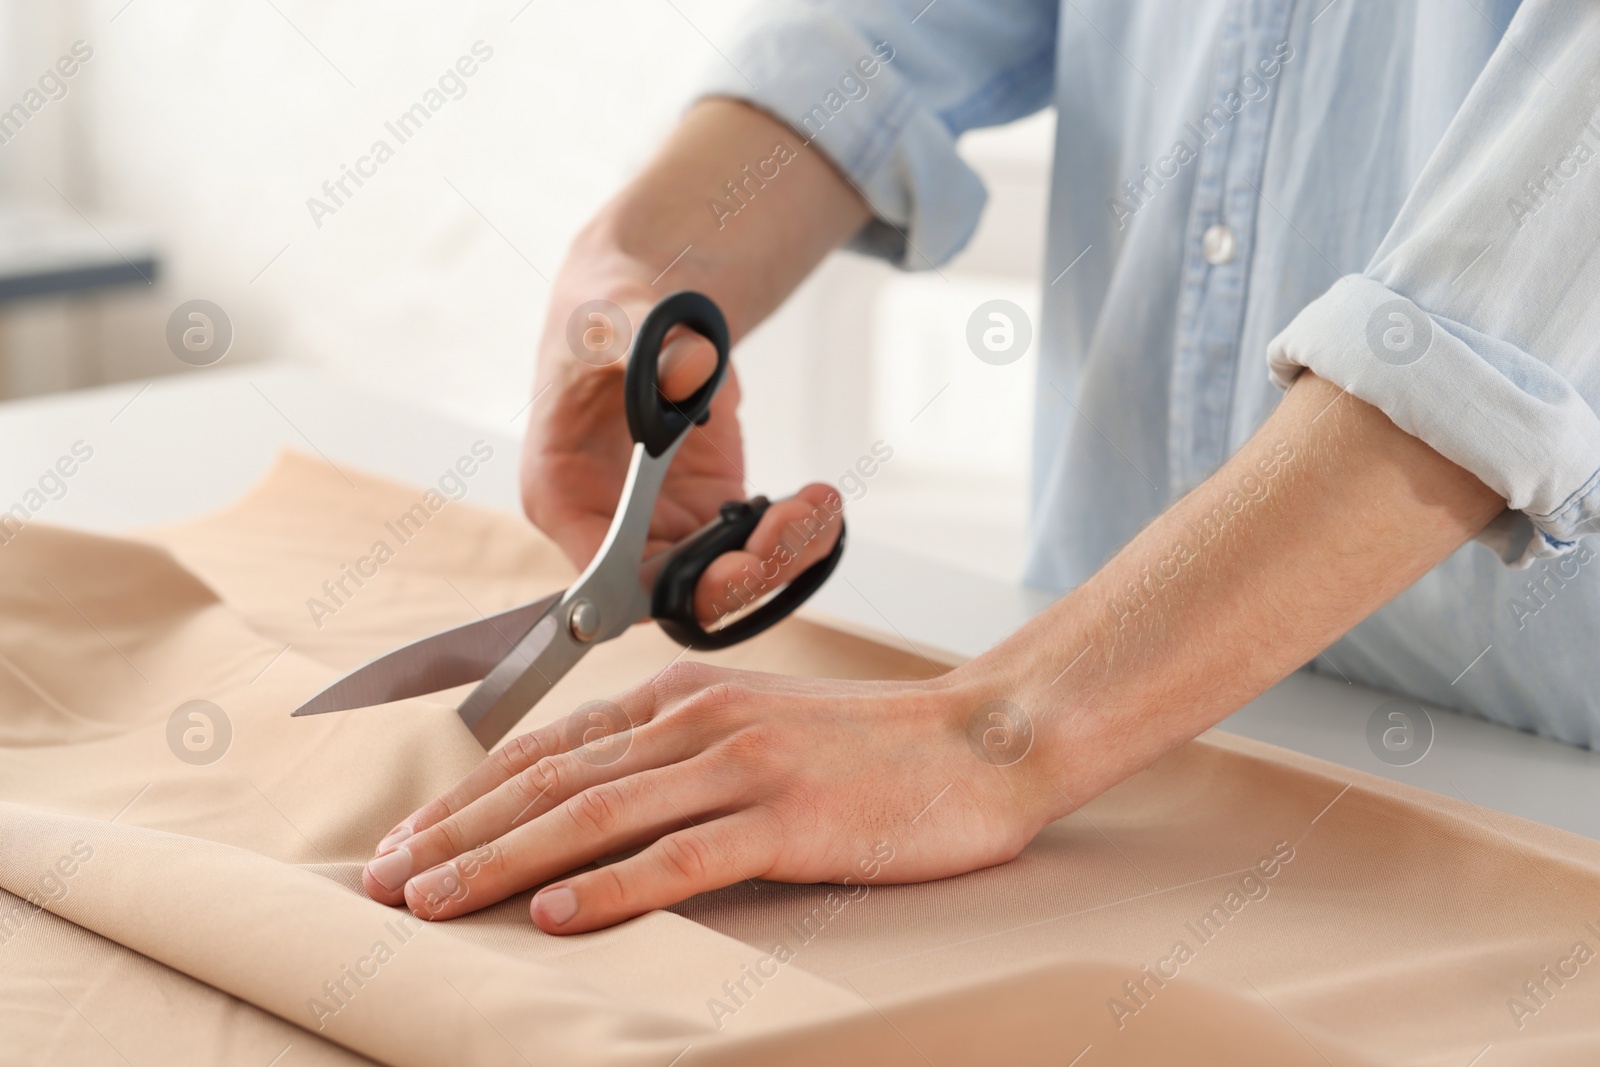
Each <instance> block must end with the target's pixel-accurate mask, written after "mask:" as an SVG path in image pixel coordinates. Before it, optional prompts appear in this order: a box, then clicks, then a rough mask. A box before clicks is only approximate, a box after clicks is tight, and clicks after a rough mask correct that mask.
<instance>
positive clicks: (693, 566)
mask: <svg viewBox="0 0 1600 1067" xmlns="http://www.w3.org/2000/svg"><path fill="white" fill-rule="evenodd" d="M767 507H768V501H767V498H766V497H764V496H758V497H755V498H753V499H751V500H734V501H729V502H728V503H726V504H724V505H722V509H721V511H720V513H719V514H718V516H717V518H715V519H713V520H712V521H711V522H710V523H708V524H707V525H706V526H705V527H704V528H702V529H701V530H700V531H699V532H697V533H696V534H695V535H694V536H693V537H691V538H689V540H687V541H686V542H684V543H683V544H682V545H681V546H679V547H678V548H677V549H676V550H674V551H673V554H672V558H671V559H669V560H668V561H667V563H666V565H665V566H664V567H662V569H661V573H660V575H658V576H657V578H656V583H655V589H654V590H653V592H652V596H651V599H650V614H651V616H652V617H654V619H655V620H656V623H657V625H659V626H660V627H661V629H663V630H665V631H666V633H667V636H668V637H671V638H672V639H673V640H674V641H676V642H678V644H680V645H685V646H687V647H689V648H692V649H695V650H696V651H702V652H704V651H710V650H712V649H718V648H727V647H729V646H730V645H736V644H738V643H739V642H740V641H743V640H745V639H746V638H750V637H754V636H755V635H756V634H758V633H760V632H761V631H763V630H765V629H766V628H767V627H769V626H771V625H772V624H773V623H775V622H778V621H779V620H780V619H783V618H785V617H786V616H788V615H789V614H790V613H791V612H793V611H794V609H795V608H798V607H799V606H800V605H801V604H803V603H805V601H806V599H807V598H808V597H810V596H811V594H812V593H815V592H816V591H817V590H818V589H819V588H821V586H822V583H823V582H825V581H827V580H828V575H830V574H832V573H833V569H834V567H836V566H838V564H839V557H840V556H842V555H843V554H844V533H845V530H844V516H843V515H840V516H839V517H838V522H839V539H838V540H837V541H835V542H834V545H833V549H832V550H831V551H829V553H828V554H827V555H826V556H824V557H822V558H821V559H819V560H817V562H815V563H813V564H812V565H811V566H809V567H807V568H806V569H805V570H804V571H802V572H801V573H800V574H798V575H796V576H795V578H794V580H793V581H791V582H789V583H788V584H787V585H785V586H784V587H783V588H782V589H780V590H779V591H778V592H777V593H776V594H775V595H773V596H772V597H770V598H769V599H767V600H766V601H765V602H763V603H761V604H759V605H758V606H757V607H755V608H754V609H753V610H750V611H747V612H745V613H744V614H743V615H740V616H738V617H736V618H734V619H733V620H732V621H730V622H728V623H726V624H725V625H723V626H721V627H719V628H718V629H715V630H707V629H706V628H705V627H703V626H701V625H700V620H699V619H698V618H697V617H696V616H695V612H694V590H695V586H696V585H698V584H699V582H700V576H701V575H702V574H704V573H705V571H706V568H707V567H709V566H711V562H712V561H713V560H715V559H716V558H717V557H718V556H720V555H722V554H723V553H724V552H731V551H733V550H735V549H740V548H743V547H744V546H745V542H747V541H749V540H750V535H751V534H752V533H754V532H755V528H756V524H757V523H759V522H760V521H761V516H762V515H764V514H766V510H767ZM762 577H764V576H762ZM755 584H756V586H757V588H754V589H751V588H749V583H746V589H745V592H746V595H760V594H762V593H764V592H765V590H764V589H763V588H760V587H761V586H764V585H765V583H764V582H761V581H758V582H756V583H755Z"/></svg>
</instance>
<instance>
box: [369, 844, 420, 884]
mask: <svg viewBox="0 0 1600 1067" xmlns="http://www.w3.org/2000/svg"><path fill="white" fill-rule="evenodd" d="M367 873H368V874H370V875H372V877H373V879H374V880H375V881H377V883H378V884H379V885H381V886H383V888H385V889H387V890H389V891H390V892H391V893H392V892H394V891H395V890H396V889H399V888H400V887H401V886H403V885H405V884H406V879H407V878H409V877H411V853H410V851H409V850H407V849H403V848H397V849H395V850H394V851H393V852H390V853H389V854H388V855H385V856H379V857H378V858H377V859H375V860H373V861H372V862H370V863H368V864H367Z"/></svg>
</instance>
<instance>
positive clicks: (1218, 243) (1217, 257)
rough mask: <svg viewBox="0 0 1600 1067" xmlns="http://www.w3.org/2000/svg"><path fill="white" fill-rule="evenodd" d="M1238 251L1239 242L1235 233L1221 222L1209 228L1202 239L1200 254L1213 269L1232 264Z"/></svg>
mask: <svg viewBox="0 0 1600 1067" xmlns="http://www.w3.org/2000/svg"><path fill="white" fill-rule="evenodd" d="M1238 250H1239V242H1238V240H1237V239H1236V238H1235V237H1234V236H1233V231H1232V230H1230V229H1229V228H1228V227H1226V226H1224V225H1222V224H1221V223H1220V222H1219V223H1217V224H1216V225H1215V226H1212V227H1210V228H1208V229H1207V230H1206V232H1205V234H1204V236H1202V237H1201V238H1200V253H1201V255H1203V256H1205V257H1206V262H1207V263H1209V264H1211V265H1212V266H1213V267H1220V266H1223V265H1224V264H1227V263H1232V262H1233V255H1234V253H1235V252H1237V251H1238Z"/></svg>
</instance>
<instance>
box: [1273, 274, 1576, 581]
mask: <svg viewBox="0 0 1600 1067" xmlns="http://www.w3.org/2000/svg"><path fill="white" fill-rule="evenodd" d="M1267 364H1268V367H1269V368H1270V373H1271V377H1272V380H1273V382H1274V383H1276V384H1277V385H1278V386H1279V387H1280V388H1288V386H1289V384H1290V383H1291V382H1293V381H1294V379H1295V378H1296V377H1297V376H1298V375H1299V373H1300V371H1301V370H1302V369H1310V370H1312V371H1314V372H1315V373H1316V374H1317V375H1318V376H1319V377H1322V378H1326V379H1327V380H1328V381H1330V382H1333V383H1334V384H1336V385H1338V386H1340V387H1342V388H1344V389H1345V390H1347V391H1349V392H1350V393H1352V394H1354V395H1355V396H1357V397H1360V398H1361V399H1362V400H1365V401H1366V402H1367V403H1369V404H1371V405H1373V406H1374V407H1376V408H1378V409H1379V410H1380V411H1382V412H1383V413H1384V414H1385V415H1387V416H1389V418H1390V419H1391V420H1392V421H1393V422H1394V424H1395V425H1396V426H1398V427H1400V428H1401V429H1402V430H1404V431H1406V432H1407V433H1409V434H1411V435H1412V436H1414V437H1417V438H1420V439H1421V440H1422V441H1424V442H1426V443H1427V444H1428V445H1430V446H1431V447H1432V448H1433V449H1434V450H1435V451H1436V452H1438V453H1439V454H1440V455H1442V456H1444V457H1445V458H1447V459H1449V460H1451V461H1453V462H1454V463H1456V464H1457V465H1459V466H1461V467H1463V468H1465V469H1466V470H1469V471H1471V472H1472V473H1473V474H1475V475H1477V476H1478V478H1479V479H1480V480H1482V481H1483V483H1484V484H1485V485H1487V486H1488V487H1489V488H1491V489H1493V490H1494V491H1495V492H1497V493H1499V494H1500V495H1501V496H1503V497H1504V498H1505V501H1506V508H1507V511H1506V512H1505V513H1504V514H1502V515H1500V516H1499V517H1498V518H1497V519H1496V520H1495V521H1494V522H1492V523H1490V524H1489V526H1488V527H1487V528H1485V529H1484V531H1483V532H1482V533H1480V534H1479V535H1478V537H1477V540H1479V541H1481V542H1483V543H1484V544H1486V545H1488V546H1489V547H1490V548H1492V549H1493V550H1494V551H1495V552H1496V553H1497V554H1498V555H1499V556H1500V558H1501V559H1502V560H1503V561H1504V562H1506V563H1507V564H1510V565H1512V566H1517V567H1526V566H1528V565H1530V564H1531V563H1532V562H1533V561H1534V560H1535V559H1539V558H1542V557H1551V556H1559V555H1563V554H1565V553H1566V552H1568V551H1570V550H1571V549H1572V548H1573V546H1574V545H1575V544H1576V543H1577V540H1578V538H1579V537H1581V536H1583V535H1584V534H1585V533H1589V532H1592V531H1593V530H1594V525H1595V519H1596V517H1597V516H1600V489H1597V486H1600V469H1597V467H1600V418H1596V416H1595V413H1594V411H1593V410H1592V409H1591V408H1590V407H1589V405H1588V404H1587V403H1586V402H1585V401H1584V399H1583V398H1582V397H1581V396H1580V395H1579V394H1578V392H1577V391H1576V390H1575V389H1574V388H1573V387H1572V385H1571V384H1570V383H1569V382H1568V381H1567V380H1566V379H1565V378H1564V377H1562V376H1561V375H1560V374H1558V373H1557V372H1556V371H1555V370H1554V369H1553V368H1551V367H1550V366H1549V365H1547V364H1545V363H1544V362H1542V361H1540V360H1539V359H1537V358H1535V357H1534V356H1533V355H1531V354H1529V353H1528V352H1526V351H1524V350H1522V349H1520V348H1517V347H1516V346H1515V345H1512V344H1509V343H1507V342H1506V341H1504V340H1501V339H1499V338H1496V337H1491V336H1489V335H1487V334H1483V333H1480V332H1478V331H1476V330H1473V329H1471V328H1470V327H1467V326H1464V325H1462V324H1461V323H1459V322H1454V321H1451V320H1449V319H1446V318H1442V317H1439V316H1434V315H1430V314H1429V313H1428V312H1426V311H1424V310H1423V309H1422V308H1419V307H1418V306H1417V305H1416V304H1414V303H1412V302H1411V301H1410V300H1408V299H1406V298H1405V297H1403V296H1400V295H1399V294H1398V293H1396V292H1395V291H1394V290H1392V289H1389V288H1388V287H1386V286H1384V285H1381V284H1379V283H1378V282H1375V281H1372V280H1371V279H1369V278H1364V277H1361V276H1359V275H1350V276H1348V277H1345V278H1341V279H1340V280H1339V281H1338V282H1336V283H1335V284H1334V286H1333V288H1331V289H1329V290H1328V292H1327V293H1326V294H1324V295H1323V296H1322V297H1320V298H1319V299H1317V300H1316V301H1314V302H1313V303H1311V304H1310V305H1308V306H1307V307H1306V308H1305V310H1303V311H1301V312H1300V314H1299V315H1297V316H1296V317H1295V319H1294V321H1293V322H1291V323H1290V324H1289V326H1288V328H1286V329H1285V330H1284V331H1283V332H1282V333H1280V334H1279V335H1278V336H1277V337H1275V338H1273V340H1272V342H1271V344H1269V345H1268V346H1267Z"/></svg>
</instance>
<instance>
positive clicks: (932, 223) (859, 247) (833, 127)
mask: <svg viewBox="0 0 1600 1067" xmlns="http://www.w3.org/2000/svg"><path fill="white" fill-rule="evenodd" d="M895 56H896V46H895V42H893V41H889V40H882V39H879V40H869V39H868V38H867V37H866V36H865V35H863V34H862V32H861V31H860V30H858V29H857V28H856V27H855V26H853V25H851V24H849V23H848V22H846V21H844V20H843V19H840V18H838V17H836V16H834V15H832V14H830V13H828V12H824V11H819V10H817V9H815V8H813V7H810V6H808V5H806V4H804V3H801V2H800V0H776V2H773V3H767V4H763V5H762V6H761V7H760V8H759V9H757V11H756V12H755V13H754V15H753V16H752V17H751V18H750V19H749V20H748V21H747V22H746V24H745V27H744V29H743V31H742V34H741V36H740V37H739V39H738V42H737V43H736V44H735V45H734V46H733V47H732V48H731V49H729V50H727V51H726V53H725V61H722V60H719V61H717V62H716V63H715V64H714V66H713V67H712V68H711V70H710V71H709V72H708V73H707V75H706V76H705V77H704V78H703V79H702V80H701V82H700V84H699V86H698V88H697V91H696V92H695V94H694V98H695V99H701V98H704V97H708V96H726V97H733V98H735V99H739V100H744V101H746V102H748V103H750V104H753V105H755V106H756V107H759V108H761V109H762V110H764V111H766V112H768V113H770V114H772V115H773V116H775V117H776V118H778V119H780V120H781V121H783V122H786V123H788V125H789V126H790V127H791V128H793V130H794V131H795V134H796V136H797V137H798V138H799V139H800V142H801V144H810V145H814V146H815V147H817V148H818V149H820V150H821V151H822V152H823V153H824V154H825V155H826V156H827V157H828V158H829V159H830V160H831V161H832V162H833V164H834V166H836V167H837V168H838V169H839V170H840V171H841V172H843V174H844V175H845V177H846V178H847V179H848V180H849V181H850V182H851V184H853V185H854V186H855V187H856V191H857V192H859V193H860V194H861V196H862V198H863V199H864V200H866V202H867V204H868V205H869V206H870V207H871V209H872V212H873V215H874V216H875V217H874V218H873V219H872V220H871V221H870V222H868V223H867V225H866V226H865V227H864V228H863V229H862V230H861V232H860V233H858V234H857V235H856V236H855V238H854V239H853V240H852V241H851V247H852V248H854V249H855V250H856V251H860V252H865V253H867V254H869V255H876V256H881V257H882V258H884V259H887V260H889V261H890V262H892V263H895V264H896V265H898V266H900V267H903V268H905V269H908V270H927V269H931V268H933V267H936V266H938V265H939V264H941V263H944V262H946V261H947V260H949V259H950V257H951V256H953V255H955V253H956V252H958V251H960V250H961V248H962V247H963V246H964V245H965V244H966V243H967V241H968V240H969V239H970V238H971V237H972V233H973V231H974V230H975V229H977V225H978V217H979V215H980V214H981V213H982V211H983V205H984V201H985V199H986V194H985V192H984V188H983V183H982V181H980V180H979V178H978V176H977V174H976V173H975V172H974V171H973V170H972V168H971V167H969V166H968V165H967V164H966V162H965V161H964V160H962V158H961V157H960V156H959V155H958V154H957V153H956V142H955V137H954V135H953V134H952V133H951V131H950V129H949V128H948V127H947V126H945V124H944V123H943V122H941V121H940V120H939V119H938V118H937V117H935V116H934V115H933V113H932V112H930V111H928V110H927V109H926V108H925V107H924V106H923V104H922V102H921V101H920V100H919V99H918V96H917V92H916V88H915V86H914V85H913V84H912V83H911V81H910V80H909V79H907V78H906V77H905V75H904V74H903V73H901V72H900V71H899V70H897V69H896V68H895V65H894V60H895ZM869 70H870V71H872V73H870V74H869V73H867V72H868V71H869ZM726 206H730V207H735V206H737V205H736V204H734V203H732V202H731V201H730V204H729V205H726Z"/></svg>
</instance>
